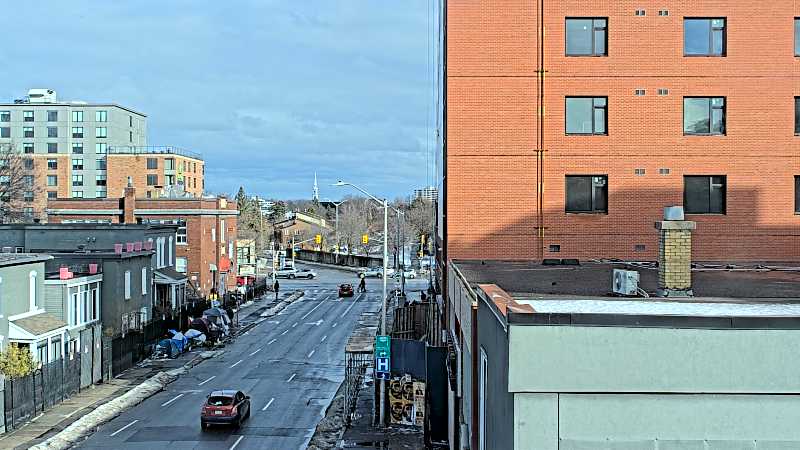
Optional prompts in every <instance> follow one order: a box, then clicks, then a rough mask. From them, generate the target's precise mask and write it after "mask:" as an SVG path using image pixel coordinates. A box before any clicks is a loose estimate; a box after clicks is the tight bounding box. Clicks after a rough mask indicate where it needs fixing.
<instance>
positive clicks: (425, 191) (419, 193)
mask: <svg viewBox="0 0 800 450" xmlns="http://www.w3.org/2000/svg"><path fill="white" fill-rule="evenodd" d="M438 197H439V189H437V188H435V187H433V186H428V187H424V188H422V189H414V200H416V199H418V198H421V199H423V200H427V201H429V202H435V201H436V199H437V198H438Z"/></svg>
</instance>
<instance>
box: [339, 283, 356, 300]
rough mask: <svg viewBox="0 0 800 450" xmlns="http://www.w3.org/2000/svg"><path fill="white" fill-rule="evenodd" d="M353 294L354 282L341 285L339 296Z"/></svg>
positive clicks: (350, 295)
mask: <svg viewBox="0 0 800 450" xmlns="http://www.w3.org/2000/svg"><path fill="white" fill-rule="evenodd" d="M352 296H353V285H352V284H347V283H345V284H340V285H339V297H352Z"/></svg>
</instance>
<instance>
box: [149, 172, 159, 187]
mask: <svg viewBox="0 0 800 450" xmlns="http://www.w3.org/2000/svg"><path fill="white" fill-rule="evenodd" d="M147 185H148V186H156V185H158V175H154V174H149V175H147Z"/></svg>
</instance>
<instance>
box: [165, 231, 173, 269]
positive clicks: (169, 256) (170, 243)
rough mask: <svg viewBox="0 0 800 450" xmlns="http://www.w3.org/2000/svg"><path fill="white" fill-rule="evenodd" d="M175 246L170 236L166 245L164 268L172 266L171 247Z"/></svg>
mask: <svg viewBox="0 0 800 450" xmlns="http://www.w3.org/2000/svg"><path fill="white" fill-rule="evenodd" d="M174 245H175V240H174V238H173V237H172V236H170V237H169V242H168V243H167V262H166V263H165V264H164V265H165V266H171V265H172V247H173V246H174Z"/></svg>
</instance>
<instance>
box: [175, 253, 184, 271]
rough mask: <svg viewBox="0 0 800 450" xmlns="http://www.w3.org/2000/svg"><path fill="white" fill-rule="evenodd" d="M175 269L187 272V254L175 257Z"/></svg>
mask: <svg viewBox="0 0 800 450" xmlns="http://www.w3.org/2000/svg"><path fill="white" fill-rule="evenodd" d="M175 271H176V272H180V273H186V257H185V256H177V257H175Z"/></svg>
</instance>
